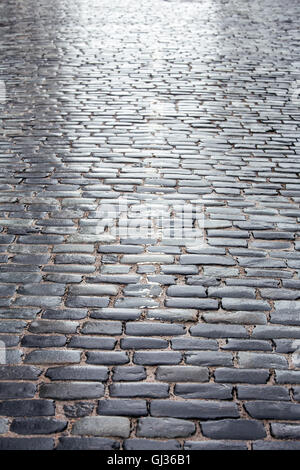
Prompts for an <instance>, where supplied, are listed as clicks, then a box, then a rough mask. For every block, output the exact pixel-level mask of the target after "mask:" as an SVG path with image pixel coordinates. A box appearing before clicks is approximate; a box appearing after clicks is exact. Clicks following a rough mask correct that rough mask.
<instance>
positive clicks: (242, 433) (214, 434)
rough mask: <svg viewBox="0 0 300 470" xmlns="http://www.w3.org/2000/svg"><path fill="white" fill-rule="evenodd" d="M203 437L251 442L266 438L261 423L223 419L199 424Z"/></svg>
mask: <svg viewBox="0 0 300 470" xmlns="http://www.w3.org/2000/svg"><path fill="white" fill-rule="evenodd" d="M201 430H202V433H203V435H204V436H206V437H210V438H213V439H236V440H253V439H262V438H264V437H266V431H265V429H264V425H263V423H261V422H260V421H254V420H250V419H238V420H236V419H224V420H220V421H207V422H202V423H201Z"/></svg>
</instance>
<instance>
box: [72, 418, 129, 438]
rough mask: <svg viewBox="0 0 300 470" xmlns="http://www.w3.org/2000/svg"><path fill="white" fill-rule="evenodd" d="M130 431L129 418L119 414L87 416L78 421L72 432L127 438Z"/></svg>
mask: <svg viewBox="0 0 300 470" xmlns="http://www.w3.org/2000/svg"><path fill="white" fill-rule="evenodd" d="M129 433H130V421H129V419H128V418H123V417H117V416H110V417H107V416H87V417H84V418H81V419H79V420H78V421H76V422H75V423H74V425H73V428H72V434H80V435H91V436H113V437H121V438H126V437H128V436H129Z"/></svg>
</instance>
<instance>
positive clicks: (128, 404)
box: [97, 384, 151, 417]
mask: <svg viewBox="0 0 300 470" xmlns="http://www.w3.org/2000/svg"><path fill="white" fill-rule="evenodd" d="M150 385H151V384H150ZM97 412H98V414H99V415H107V416H110V415H112V416H137V417H139V416H146V415H147V413H148V411H147V402H146V401H145V400H132V399H130V400H126V399H115V400H100V401H99V403H98V408H97Z"/></svg>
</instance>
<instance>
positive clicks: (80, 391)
mask: <svg viewBox="0 0 300 470" xmlns="http://www.w3.org/2000/svg"><path fill="white" fill-rule="evenodd" d="M103 395H104V386H103V385H102V384H98V383H95V382H67V383H66V382H63V383H59V382H58V383H53V384H52V383H50V384H49V383H45V384H42V385H41V387H40V397H42V398H53V399H56V400H78V399H79V400H80V399H83V398H100V397H102V396H103Z"/></svg>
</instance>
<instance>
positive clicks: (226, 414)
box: [150, 400, 239, 419]
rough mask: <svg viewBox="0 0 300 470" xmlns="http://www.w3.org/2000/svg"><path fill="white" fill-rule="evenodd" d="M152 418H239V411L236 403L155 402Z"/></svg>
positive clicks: (198, 401) (151, 410) (151, 409)
mask: <svg viewBox="0 0 300 470" xmlns="http://www.w3.org/2000/svg"><path fill="white" fill-rule="evenodd" d="M150 414H151V416H167V417H173V418H194V419H195V418H198V419H209V418H211V419H217V418H238V417H239V411H238V408H237V405H236V404H235V403H229V402H228V403H227V402H218V401H215V402H209V401H205V402H203V401H201V400H190V401H187V400H186V401H171V400H169V401H168V402H167V401H165V400H155V401H153V402H152V403H151V405H150Z"/></svg>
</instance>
